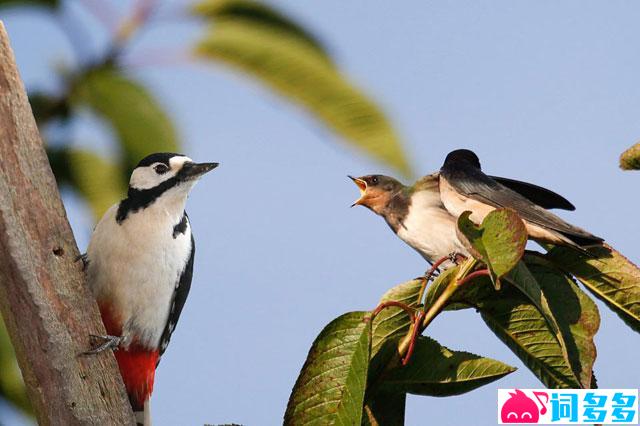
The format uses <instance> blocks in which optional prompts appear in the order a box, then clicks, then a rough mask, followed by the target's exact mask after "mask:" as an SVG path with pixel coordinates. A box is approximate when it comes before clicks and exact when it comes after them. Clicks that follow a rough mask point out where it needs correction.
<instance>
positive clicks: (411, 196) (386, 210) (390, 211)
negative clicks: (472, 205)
mask: <svg viewBox="0 0 640 426" xmlns="http://www.w3.org/2000/svg"><path fill="white" fill-rule="evenodd" d="M349 178H350V179H351V180H353V182H354V183H355V184H356V185H357V186H358V188H359V189H360V198H359V199H358V200H356V201H355V202H354V203H353V204H352V207H353V206H356V205H361V206H364V207H367V208H368V209H370V210H371V211H373V212H374V213H376V214H377V215H379V216H382V217H383V218H384V220H385V221H386V222H387V224H388V225H389V227H390V228H391V229H392V230H393V232H394V233H395V234H396V235H397V236H398V237H399V238H400V239H401V240H402V241H404V242H405V243H406V244H407V245H409V246H410V247H412V248H413V249H414V250H416V251H417V252H418V253H419V254H420V255H421V256H422V257H423V258H424V259H425V260H426V261H427V262H429V263H430V264H432V265H433V264H435V263H437V262H439V261H441V259H444V258H450V259H451V261H447V262H446V263H444V264H443V267H444V268H447V267H448V266H450V265H451V264H452V262H453V259H455V256H454V255H455V254H460V255H462V256H469V252H468V250H467V249H466V248H465V246H464V245H463V244H462V243H461V242H460V240H459V239H458V237H457V234H456V228H457V225H456V222H457V218H458V216H456V215H453V214H451V213H450V212H449V211H448V210H447V209H446V208H445V206H444V204H443V202H442V198H441V195H440V173H438V172H436V173H432V174H430V175H427V176H424V177H423V178H421V179H419V180H418V181H417V182H415V183H414V184H413V185H411V186H406V185H404V184H402V183H401V182H399V181H398V180H396V179H394V178H392V177H390V176H384V175H367V176H362V177H357V178H356V177H352V176H349ZM492 178H493V179H494V180H496V181H498V182H501V183H502V184H503V185H504V186H506V187H508V188H511V189H512V190H514V191H516V192H518V193H520V194H522V195H523V196H525V197H527V198H528V199H529V200H530V201H531V202H533V203H536V204H538V205H539V206H542V207H544V208H549V209H551V208H559V209H565V210H573V209H575V207H574V206H573V204H571V203H570V202H569V201H567V200H566V199H565V198H564V197H562V196H560V195H558V194H556V193H555V192H553V191H550V190H548V189H546V188H542V187H540V186H537V185H534V184H530V183H527V182H521V181H517V180H513V179H506V178H501V177H495V176H494V177H492Z"/></svg>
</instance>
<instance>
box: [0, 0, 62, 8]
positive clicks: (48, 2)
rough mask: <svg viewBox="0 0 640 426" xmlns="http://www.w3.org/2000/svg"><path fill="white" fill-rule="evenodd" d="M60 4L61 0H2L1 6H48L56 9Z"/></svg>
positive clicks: (0, 1)
mask: <svg viewBox="0 0 640 426" xmlns="http://www.w3.org/2000/svg"><path fill="white" fill-rule="evenodd" d="M59 5H60V1H59V0H0V7H25V6H27V7H32V6H39V7H46V8H48V9H55V8H57V7H58V6H59Z"/></svg>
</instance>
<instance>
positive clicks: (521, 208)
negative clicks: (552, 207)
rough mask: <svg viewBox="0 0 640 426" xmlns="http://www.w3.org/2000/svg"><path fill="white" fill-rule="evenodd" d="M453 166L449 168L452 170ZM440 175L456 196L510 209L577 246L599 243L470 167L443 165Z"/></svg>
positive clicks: (587, 234) (586, 233) (593, 236)
mask: <svg viewBox="0 0 640 426" xmlns="http://www.w3.org/2000/svg"><path fill="white" fill-rule="evenodd" d="M452 169H453V170H452ZM440 173H441V176H442V177H444V178H445V179H446V180H447V182H448V183H449V185H451V187H452V188H453V189H454V190H455V191H456V192H458V193H459V194H460V195H463V196H465V197H469V198H472V199H474V200H476V201H480V202H482V203H485V204H488V205H490V206H492V207H496V208H510V209H513V210H515V211H516V212H517V213H518V215H520V217H521V218H522V219H524V220H526V221H527V222H530V223H532V224H535V225H538V226H542V227H544V228H547V229H550V230H553V231H556V232H559V233H561V234H563V235H565V236H566V237H567V238H569V239H570V240H572V241H574V242H575V243H576V244H578V245H589V244H594V243H599V242H602V241H603V240H602V238H599V237H596V236H595V235H592V234H590V233H589V232H587V231H585V230H583V229H580V228H578V227H576V226H573V225H571V224H569V223H567V222H565V221H564V220H562V219H561V218H559V217H558V216H556V215H554V214H553V213H551V212H549V211H547V210H545V209H544V208H542V207H540V206H539V205H537V204H535V203H533V202H532V201H530V200H528V199H527V198H525V197H524V196H522V195H520V194H519V193H517V192H515V191H513V190H511V189H509V188H507V187H506V186H504V185H502V184H501V183H499V182H497V181H496V180H494V179H492V178H491V177H489V176H487V175H485V174H484V173H483V172H482V171H481V170H479V169H476V168H472V167H460V168H447V167H443V169H442V170H441V172H440Z"/></svg>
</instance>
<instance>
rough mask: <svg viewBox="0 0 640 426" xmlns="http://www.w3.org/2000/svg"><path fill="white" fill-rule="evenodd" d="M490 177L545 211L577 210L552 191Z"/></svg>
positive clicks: (525, 183) (506, 179)
mask: <svg viewBox="0 0 640 426" xmlns="http://www.w3.org/2000/svg"><path fill="white" fill-rule="evenodd" d="M489 177H490V178H491V179H493V180H495V181H496V182H498V183H500V184H502V185H504V186H506V187H507V188H509V189H511V190H512V191H515V192H517V193H518V194H520V195H522V196H523V197H525V198H527V199H528V200H530V201H532V202H533V203H535V204H537V205H539V206H540V207H544V208H545V209H562V210H570V211H573V210H575V209H576V208H575V207H574V205H573V204H571V202H569V200H567V199H566V198H564V197H563V196H562V195H560V194H557V193H555V192H553V191H551V190H550V189H547V188H543V187H541V186H538V185H534V184H532V183H528V182H522V181H519V180H515V179H509V178H503V177H498V176H489Z"/></svg>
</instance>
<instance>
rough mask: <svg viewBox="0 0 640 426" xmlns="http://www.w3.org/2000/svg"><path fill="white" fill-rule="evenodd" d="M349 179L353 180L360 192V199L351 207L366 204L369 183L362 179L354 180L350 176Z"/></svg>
mask: <svg viewBox="0 0 640 426" xmlns="http://www.w3.org/2000/svg"><path fill="white" fill-rule="evenodd" d="M347 176H348V177H349V179H351V180H352V181H353V182H354V183H355V184H356V185H358V189H359V190H360V198H358V199H357V200H356V201H355V202H354V203H353V204H351V207H354V206H357V205H360V204H362V203H363V202H364V198H365V195H366V193H367V182H365V181H364V180H362V179H360V178H354V177H353V176H349V175H347Z"/></svg>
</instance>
